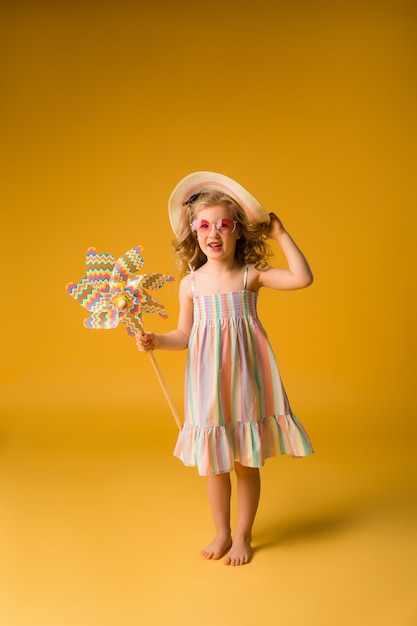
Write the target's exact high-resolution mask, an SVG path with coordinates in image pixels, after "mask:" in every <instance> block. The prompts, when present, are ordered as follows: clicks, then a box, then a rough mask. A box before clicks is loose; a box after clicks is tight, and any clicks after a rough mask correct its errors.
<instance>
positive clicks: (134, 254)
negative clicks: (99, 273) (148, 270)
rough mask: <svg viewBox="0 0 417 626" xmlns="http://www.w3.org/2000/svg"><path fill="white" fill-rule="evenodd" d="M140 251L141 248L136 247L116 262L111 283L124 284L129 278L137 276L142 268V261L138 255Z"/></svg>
mask: <svg viewBox="0 0 417 626" xmlns="http://www.w3.org/2000/svg"><path fill="white" fill-rule="evenodd" d="M141 251H142V248H141V246H136V247H135V248H132V249H131V250H128V251H127V252H126V253H125V254H124V255H123V256H121V257H120V259H118V260H117V261H116V263H115V266H114V269H113V272H112V277H111V281H112V283H126V282H127V280H128V278H129V276H132V275H133V274H137V272H138V271H139V270H140V268H141V267H143V259H142V257H141V256H140V254H139V253H140V252H141Z"/></svg>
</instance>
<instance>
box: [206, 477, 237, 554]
mask: <svg viewBox="0 0 417 626" xmlns="http://www.w3.org/2000/svg"><path fill="white" fill-rule="evenodd" d="M207 491H208V498H209V504H210V509H211V514H212V517H213V521H214V526H215V527H216V536H215V538H214V539H213V541H212V542H211V543H210V544H209V545H208V546H207V547H206V548H204V550H202V552H201V556H202V557H203V558H205V559H215V560H217V559H221V557H222V556H223V554H224V553H225V552H226V551H227V550H228V549H229V548H230V546H231V545H232V537H231V531H230V496H231V484H230V474H218V475H217V476H207Z"/></svg>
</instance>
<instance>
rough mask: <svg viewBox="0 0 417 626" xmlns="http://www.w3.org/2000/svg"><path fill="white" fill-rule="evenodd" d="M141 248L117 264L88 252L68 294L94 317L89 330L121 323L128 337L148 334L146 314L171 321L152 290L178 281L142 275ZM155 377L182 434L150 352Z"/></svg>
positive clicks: (108, 256)
mask: <svg viewBox="0 0 417 626" xmlns="http://www.w3.org/2000/svg"><path fill="white" fill-rule="evenodd" d="M141 251H142V248H141V246H136V247H135V248H131V250H128V251H127V252H126V253H125V254H124V255H123V256H121V257H120V258H119V259H117V261H116V260H115V259H114V257H113V256H112V255H111V254H99V253H98V252H97V251H96V249H95V248H89V249H88V250H87V258H86V275H85V276H84V277H83V278H82V279H81V280H80V281H79V282H78V283H68V284H67V286H66V290H67V292H68V293H69V295H70V296H72V297H73V298H74V299H75V300H76V301H77V302H79V303H80V304H81V306H83V307H85V308H86V309H87V310H88V311H89V313H90V317H88V318H86V319H85V320H84V326H85V327H86V328H93V329H108V328H116V327H117V326H118V325H119V323H120V322H121V323H122V324H124V326H125V327H126V331H127V333H128V335H130V336H135V335H136V333H138V332H139V333H142V334H143V333H144V330H143V321H142V315H143V313H158V315H160V316H161V317H163V318H166V317H167V313H166V310H165V307H164V306H163V305H162V304H161V303H160V302H158V300H156V299H155V298H154V297H153V296H152V295H151V294H149V293H148V291H147V290H148V289H149V290H157V289H160V288H161V287H162V286H163V285H164V284H165V283H167V282H171V281H172V280H174V278H173V277H172V276H167V275H166V274H161V273H154V274H139V270H141V268H142V267H143V265H144V261H143V259H142V257H141V256H140V252H141ZM148 354H149V357H150V359H151V362H152V365H153V367H154V370H155V373H156V375H157V377H158V380H159V382H160V384H161V387H162V390H163V392H164V394H165V397H166V399H167V401H168V404H169V406H170V408H171V411H172V413H173V416H174V419H175V421H176V423H177V425H178V428H179V429H180V430H181V420H180V418H179V416H178V414H177V411H176V409H175V406H174V404H173V402H172V400H171V397H170V395H169V392H168V389H167V387H166V385H165V382H164V380H163V378H162V374H161V372H160V369H159V367H158V364H157V362H156V359H155V356H154V354H153V353H152V352H148Z"/></svg>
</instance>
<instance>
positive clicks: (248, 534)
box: [225, 462, 261, 565]
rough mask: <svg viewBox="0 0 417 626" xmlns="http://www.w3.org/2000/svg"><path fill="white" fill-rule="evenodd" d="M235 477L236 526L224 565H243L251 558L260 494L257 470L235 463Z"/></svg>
mask: <svg viewBox="0 0 417 626" xmlns="http://www.w3.org/2000/svg"><path fill="white" fill-rule="evenodd" d="M235 469H236V476H237V506H238V512H237V526H236V533H235V537H234V539H233V544H232V547H231V549H230V552H229V554H228V555H227V557H226V559H225V563H226V565H245V564H246V563H249V561H250V560H251V558H252V547H251V541H252V527H253V523H254V521H255V516H256V511H257V510H258V504H259V497H260V494H261V481H260V476H259V469H257V468H254V467H244V466H243V465H241V464H240V463H237V462H236V463H235Z"/></svg>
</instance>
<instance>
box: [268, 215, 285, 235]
mask: <svg viewBox="0 0 417 626" xmlns="http://www.w3.org/2000/svg"><path fill="white" fill-rule="evenodd" d="M269 217H270V218H271V221H270V223H269V227H268V230H267V232H266V234H267V235H268V237H271V238H272V239H277V238H278V237H279V236H280V235H282V234H283V233H285V228H284V225H283V223H282V222H281V220H280V219H279V217H278V216H277V215H275V213H270V214H269Z"/></svg>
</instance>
